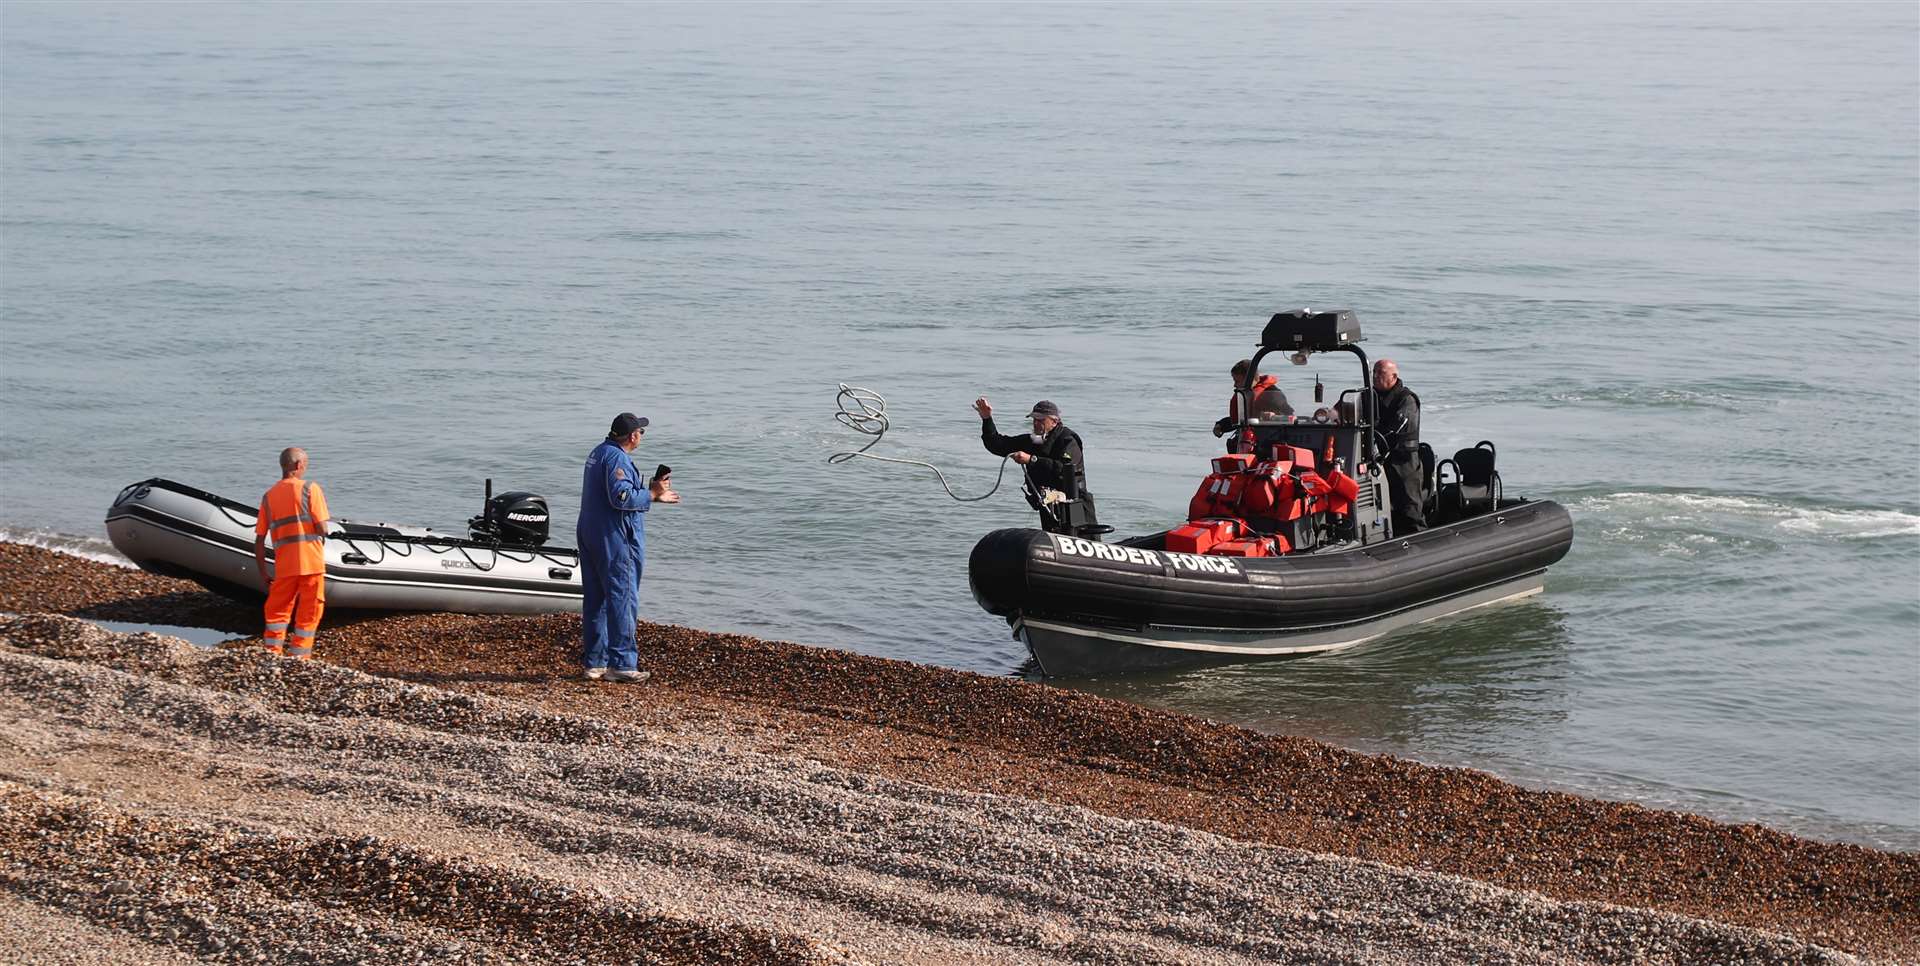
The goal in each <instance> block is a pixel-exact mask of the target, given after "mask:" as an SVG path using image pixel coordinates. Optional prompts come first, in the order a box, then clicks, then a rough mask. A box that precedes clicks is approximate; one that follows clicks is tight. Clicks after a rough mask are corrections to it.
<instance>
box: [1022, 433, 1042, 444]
mask: <svg viewBox="0 0 1920 966" xmlns="http://www.w3.org/2000/svg"><path fill="white" fill-rule="evenodd" d="M1027 436H1028V437H1029V438H1030V439H1032V440H1033V445H1035V446H1038V445H1040V444H1041V443H1044V442H1046V441H1047V434H1046V433H1028V434H1027Z"/></svg>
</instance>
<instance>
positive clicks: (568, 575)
mask: <svg viewBox="0 0 1920 966" xmlns="http://www.w3.org/2000/svg"><path fill="white" fill-rule="evenodd" d="M547 576H549V577H552V578H553V579H555V580H571V579H573V571H571V570H568V569H567V568H565V567H548V568H547Z"/></svg>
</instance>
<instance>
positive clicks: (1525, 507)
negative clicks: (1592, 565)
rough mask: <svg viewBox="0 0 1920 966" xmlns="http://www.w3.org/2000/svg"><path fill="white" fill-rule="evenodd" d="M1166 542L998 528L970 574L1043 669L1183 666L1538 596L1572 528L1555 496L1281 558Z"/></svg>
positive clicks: (1337, 642) (1357, 637)
mask: <svg viewBox="0 0 1920 966" xmlns="http://www.w3.org/2000/svg"><path fill="white" fill-rule="evenodd" d="M1163 538H1164V535H1163V534H1155V535H1153V536H1150V537H1143V538H1136V539H1133V540H1128V541H1123V542H1121V543H1119V544H1094V543H1092V542H1091V541H1086V540H1079V539H1076V538H1072V537H1063V536H1060V535H1056V534H1047V533H1041V532H1040V531H1037V530H1000V531H995V532H994V533H991V534H988V535H987V536H986V537H985V538H984V539H982V540H981V541H980V543H979V544H978V545H976V546H975V548H974V552H973V555H972V558H971V560H970V561H969V568H968V569H969V578H970V581H971V583H972V586H973V591H974V597H975V599H976V600H978V601H979V602H980V605H981V606H982V607H983V608H984V609H986V610H987V611H988V612H990V613H993V614H996V615H998V616H1001V617H1004V618H1006V619H1007V621H1008V624H1009V625H1010V626H1011V627H1012V628H1013V632H1014V635H1015V636H1016V637H1017V638H1019V639H1020V640H1021V641H1022V642H1023V643H1025V644H1026V645H1027V648H1028V650H1029V651H1031V652H1032V654H1033V656H1034V660H1035V662H1036V663H1037V664H1038V665H1039V666H1040V668H1041V670H1042V671H1043V672H1045V673H1046V674H1049V675H1054V676H1089V675H1099V674H1109V673H1118V672H1124V671H1135V670H1148V669H1166V668H1179V667H1192V666H1198V665H1206V664H1218V663H1226V662H1233V661H1245V660H1253V659H1260V658H1274V657H1287V656H1294V655H1302V654H1312V653H1324V652H1328V651H1337V650H1341V649H1343V648H1347V647H1352V646H1354V645H1356V644H1359V643H1362V642H1364V641H1368V640H1371V639H1373V638H1375V637H1379V636H1380V635H1382V634H1386V633H1389V632H1391V631H1393V630H1396V629H1399V628H1402V627H1407V626H1411V625H1413V624H1418V623H1422V622H1425V621H1430V620H1434V619H1437V618H1440V617H1445V616H1447V615H1450V614H1456V613H1459V612H1461V611H1465V610H1470V609H1472V608H1475V607H1482V606H1486V605H1488V604H1492V603H1498V602H1501V601H1506V600H1513V599H1518V598H1521V597H1527V596H1531V595H1533V594H1537V593H1539V592H1540V591H1541V589H1542V587H1543V580H1544V576H1545V572H1546V569H1547V567H1548V566H1550V565H1552V564H1553V563H1555V562H1557V561H1558V560H1560V559H1561V558H1562V557H1564V556H1565V555H1566V553H1567V550H1568V548H1569V547H1570V546H1571V545H1572V540H1573V524H1572V520H1571V518H1570V517H1569V516H1568V515H1567V512H1566V509H1565V508H1563V507H1561V506H1559V505H1558V504H1555V503H1551V502H1548V501H1522V500H1515V501H1510V502H1509V504H1507V505H1505V506H1502V507H1501V508H1500V509H1499V510H1496V511H1493V512H1490V513H1487V514H1485V515H1483V516H1480V517H1475V518H1472V519H1469V520H1463V521H1460V522H1458V523H1454V524H1451V525H1449V526H1445V527H1439V528H1436V529H1433V530H1426V531H1422V532H1420V533H1417V534H1413V535H1411V536H1409V537H1406V538H1404V539H1398V540H1392V541H1386V542H1383V543H1376V544H1372V545H1368V546H1350V547H1346V548H1341V549H1336V550H1330V551H1323V552H1319V553H1311V554H1294V555H1288V556H1284V557H1271V558H1230V557H1195V556H1192V555H1188V554H1179V553H1171V552H1169V551H1167V550H1166V549H1165V548H1164V543H1163V542H1162V541H1163Z"/></svg>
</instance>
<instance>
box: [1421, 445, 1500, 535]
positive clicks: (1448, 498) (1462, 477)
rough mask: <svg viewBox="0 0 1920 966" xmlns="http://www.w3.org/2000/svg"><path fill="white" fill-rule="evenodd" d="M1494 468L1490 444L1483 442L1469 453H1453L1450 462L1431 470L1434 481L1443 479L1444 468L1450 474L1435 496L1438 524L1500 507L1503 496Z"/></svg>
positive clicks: (1465, 450) (1468, 450) (1459, 451)
mask: <svg viewBox="0 0 1920 966" xmlns="http://www.w3.org/2000/svg"><path fill="white" fill-rule="evenodd" d="M1495 465H1496V464H1495V459H1494V446H1493V442H1492V441H1491V440H1485V439H1483V440H1481V441H1480V442H1478V443H1475V444H1474V445H1473V447H1472V448H1470V449H1463V450H1457V451H1455V452H1454V454H1453V458H1452V459H1450V460H1442V461H1441V463H1440V465H1439V466H1438V467H1435V470H1434V474H1435V477H1436V478H1439V477H1441V476H1443V475H1444V472H1443V471H1444V469H1446V468H1451V469H1452V471H1453V473H1452V475H1453V479H1452V480H1451V481H1449V482H1443V483H1440V485H1439V487H1438V492H1437V493H1436V494H1435V499H1434V504H1435V508H1436V509H1437V510H1438V511H1439V520H1440V521H1441V522H1446V523H1451V522H1453V521H1455V520H1464V519H1466V518H1467V517H1471V516H1476V515H1478V514H1481V513H1485V512H1487V511H1489V510H1492V509H1493V508H1495V507H1497V506H1499V505H1500V499H1501V498H1502V497H1504V496H1505V495H1506V494H1505V492H1504V491H1503V489H1502V487H1501V484H1500V471H1499V470H1498V469H1496V468H1495Z"/></svg>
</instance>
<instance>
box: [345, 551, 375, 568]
mask: <svg viewBox="0 0 1920 966" xmlns="http://www.w3.org/2000/svg"><path fill="white" fill-rule="evenodd" d="M340 562H341V563H348V564H359V565H362V566H365V565H366V564H368V563H370V562H371V561H369V560H367V555H366V554H364V553H343V554H341V555H340Z"/></svg>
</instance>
